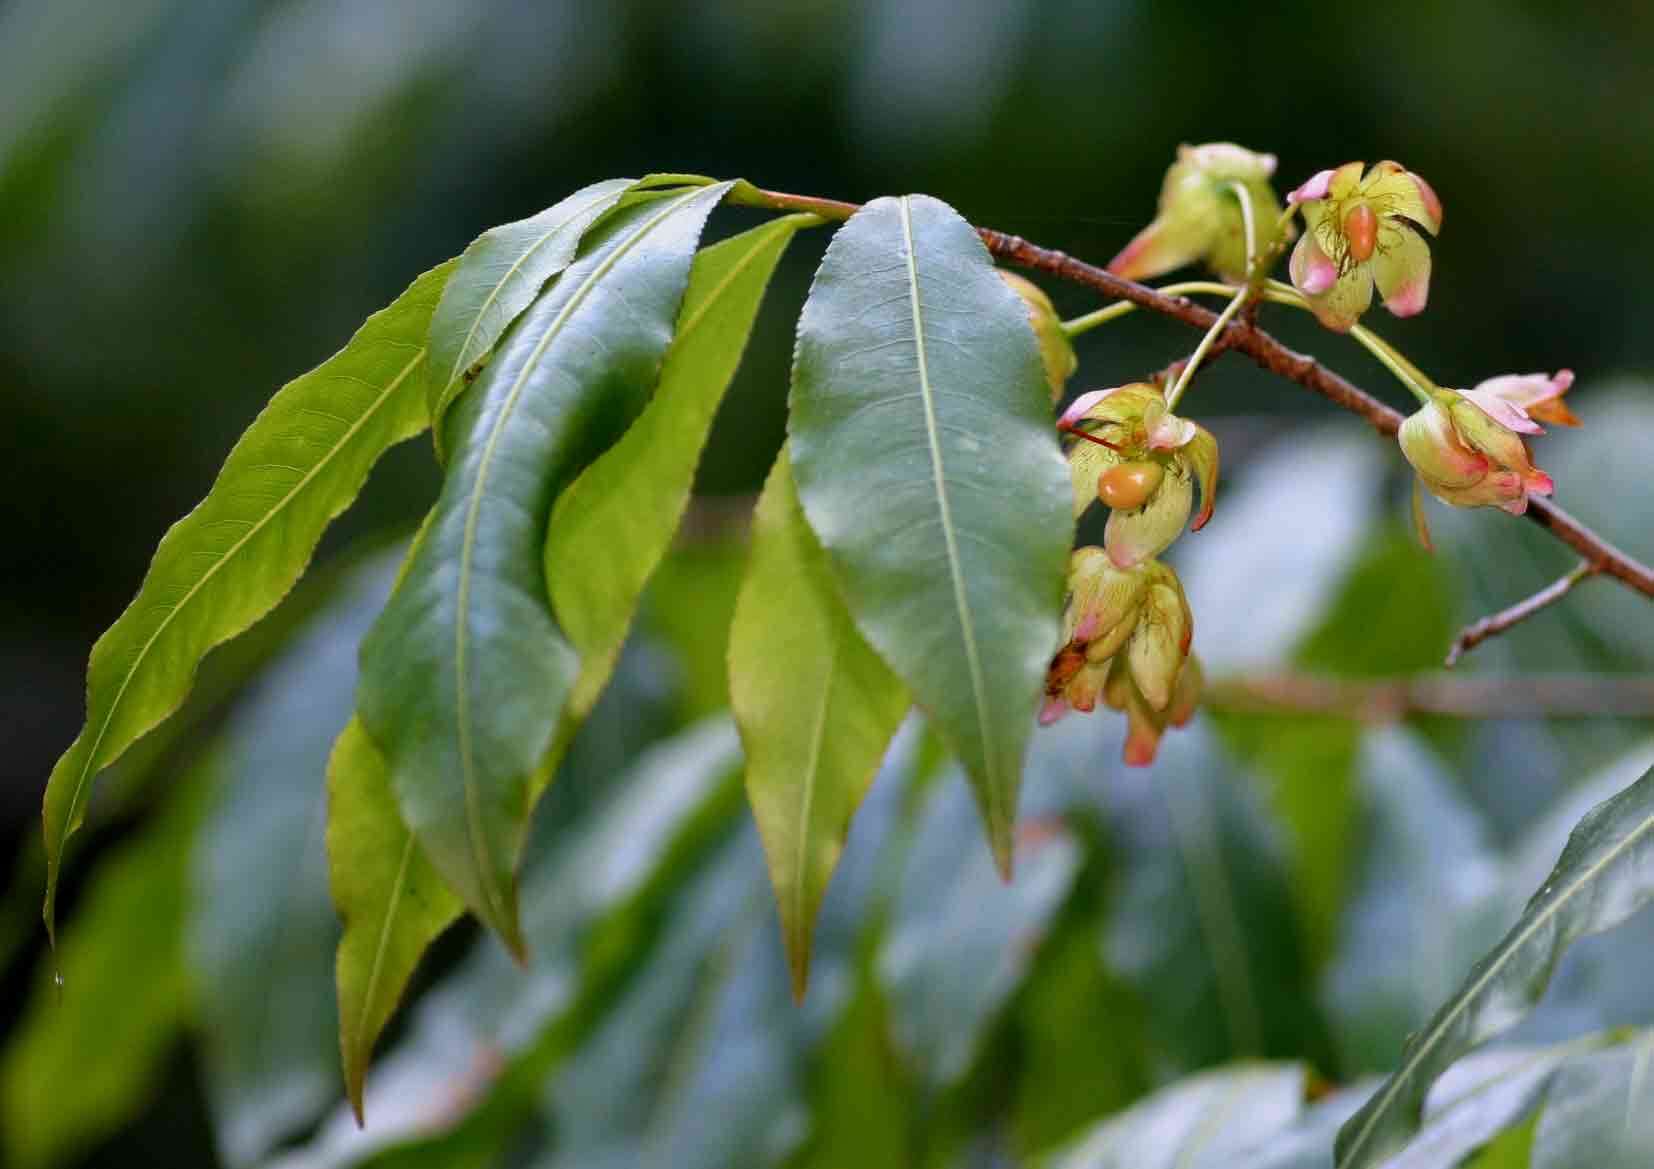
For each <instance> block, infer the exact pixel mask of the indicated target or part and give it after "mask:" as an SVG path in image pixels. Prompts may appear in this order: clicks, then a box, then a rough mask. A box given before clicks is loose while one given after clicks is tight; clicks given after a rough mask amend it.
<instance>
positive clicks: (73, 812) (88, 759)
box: [44, 262, 453, 930]
mask: <svg viewBox="0 0 1654 1169" xmlns="http://www.w3.org/2000/svg"><path fill="white" fill-rule="evenodd" d="M452 270H453V263H452V262H449V263H447V264H443V265H441V266H439V267H436V268H433V269H431V270H430V271H429V272H427V273H425V274H424V275H423V276H421V277H420V278H419V279H418V280H415V281H414V282H413V285H412V286H411V287H410V288H409V289H408V290H407V291H406V292H404V293H403V294H402V295H401V296H400V297H399V298H397V300H396V301H395V302H394V303H393V304H392V305H391V306H390V307H389V308H386V309H383V310H382V311H380V312H378V313H375V314H374V315H373V316H371V317H369V318H368V320H367V323H366V324H364V325H363V326H362V328H361V330H360V331H359V332H357V334H356V335H355V336H354V337H352V338H351V339H350V343H349V344H347V345H346V346H345V347H344V349H342V350H341V351H340V352H338V353H337V354H335V355H334V356H333V357H331V358H329V359H328V360H327V361H325V362H323V363H322V364H321V365H320V366H318V367H317V368H315V369H314V370H312V371H310V372H309V373H307V374H305V375H304V376H303V377H301V378H299V379H298V380H296V381H293V382H289V383H288V384H287V385H286V386H284V387H282V389H281V390H280V391H279V392H278V393H277V394H276V396H275V397H274V398H273V399H272V400H271V402H270V404H269V405H268V406H266V407H265V408H264V411H263V412H262V413H261V414H260V415H259V416H258V417H257V418H256V419H255V420H254V421H253V424H252V426H251V427H249V428H248V430H247V433H246V434H244V435H242V436H241V439H240V440H239V441H238V442H237V443H236V445H235V447H234V449H233V450H231V451H230V455H229V458H228V459H226V460H225V463H224V469H223V470H222V471H221V472H219V476H218V479H217V481H216V482H215V483H214V484H213V486H212V489H211V491H209V492H208V494H207V498H206V499H205V500H204V501H203V502H202V503H201V504H200V505H199V506H198V507H197V508H196V509H195V510H194V511H192V512H190V514H189V515H187V516H185V517H184V518H183V519H181V520H179V521H178V522H177V523H176V524H174V525H173V526H172V529H171V530H170V531H169V532H167V534H166V536H164V537H163V538H162V540H161V545H160V547H159V548H158V549H156V552H155V560H154V562H153V563H152V564H151V565H150V569H149V574H148V575H147V576H146V577H145V578H144V583H143V585H142V587H141V588H140V589H139V590H138V596H137V598H136V599H135V600H134V601H133V602H132V604H131V605H130V606H128V607H127V610H126V612H125V613H122V614H121V616H120V619H119V620H117V621H116V622H115V624H114V625H113V626H112V627H111V628H110V630H109V632H107V633H105V634H104V635H103V636H102V637H100V638H99V639H98V643H97V645H95V646H93V647H92V663H91V667H90V669H89V670H88V680H87V698H86V726H85V728H84V729H83V730H82V731H81V733H80V735H79V737H77V738H76V739H75V741H74V743H73V744H71V745H70V747H69V750H68V751H66V752H65V753H64V755H63V758H61V759H60V760H58V763H57V766H56V767H54V768H53V769H52V776H51V779H50V781H49V782H48V783H47V787H46V800H45V809H44V816H45V823H46V874H47V875H46V905H45V914H44V915H45V918H46V926H47V929H48V930H51V929H53V928H54V921H53V913H52V905H53V901H54V899H55V897H56V895H57V878H58V869H59V866H60V864H61V861H62V858H63V846H64V842H65V841H66V840H67V839H68V837H69V835H70V833H72V832H74V830H75V829H76V828H78V827H79V826H80V822H81V819H82V818H83V817H84V815H85V814H86V800H87V797H88V796H89V795H90V794H91V790H92V781H93V779H94V777H96V775H97V774H98V772H100V771H102V770H103V769H104V768H105V767H107V766H109V765H110V764H111V763H113V762H114V761H115V760H116V759H118V758H119V757H120V755H121V753H122V752H123V751H125V750H126V749H127V748H128V747H129V746H131V745H132V743H133V741H134V740H136V739H137V738H138V737H139V736H141V735H143V734H144V733H145V732H147V731H149V730H150V729H151V728H153V727H154V726H155V725H156V724H157V723H159V722H161V720H163V719H165V718H166V717H167V716H168V715H170V714H171V713H172V712H173V711H175V710H177V709H178V707H179V705H180V704H181V703H182V702H183V700H184V698H185V696H186V695H187V694H188V693H189V689H190V683H191V681H192V679H193V677H194V675H195V669H196V666H197V665H198V664H199V663H200V661H201V659H202V657H204V656H205V655H206V653H207V651H208V650H210V649H212V648H213V646H215V645H217V644H219V643H220V642H222V641H225V640H226V639H228V638H231V637H234V636H235V635H236V634H237V633H240V632H241V631H242V630H244V629H246V628H247V627H248V626H249V625H251V624H253V622H255V621H257V620H258V619H259V618H260V617H262V616H264V614H265V613H267V612H269V611H270V609H272V608H273V607H274V606H275V605H276V603H277V602H278V601H280V600H281V599H282V597H283V596H285V595H286V593H287V591H288V590H289V589H290V588H292V587H293V582H294V581H296V580H297V579H298V578H299V576H300V574H301V573H303V572H304V569H305V565H306V564H307V563H308V562H309V560H310V555H311V553H312V552H313V551H314V550H315V547H316V543H317V541H318V540H320V539H321V535H322V532H323V530H324V529H325V528H326V527H327V525H328V523H329V522H330V521H331V520H332V519H333V517H334V516H336V515H338V514H339V513H340V512H341V511H343V510H344V509H345V508H346V507H347V506H349V504H350V502H351V501H352V500H353V499H355V498H356V494H357V492H358V491H360V490H361V488H362V484H363V482H365V481H366V479H367V476H368V472H369V471H370V470H372V468H373V464H374V463H375V462H377V461H378V459H379V456H380V455H382V454H383V453H384V452H385V450H386V449H387V448H389V447H390V446H392V445H394V444H395V443H398V442H401V441H402V440H404V439H407V438H411V437H412V436H413V435H415V434H418V433H419V432H420V431H421V430H423V429H424V428H425V425H426V420H427V418H426V412H425V396H424V393H423V388H424V382H423V379H422V376H421V367H422V366H423V365H424V363H425V360H426V347H425V345H426V342H425V332H426V329H427V327H428V326H429V324H430V319H431V310H432V309H433V307H434V306H435V305H436V300H437V297H438V296H439V295H440V293H441V291H442V286H443V282H444V281H445V280H447V278H448V274H449V272H451V271H452Z"/></svg>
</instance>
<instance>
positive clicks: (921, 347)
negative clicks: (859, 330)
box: [896, 196, 1005, 835]
mask: <svg viewBox="0 0 1654 1169" xmlns="http://www.w3.org/2000/svg"><path fill="white" fill-rule="evenodd" d="M896 205H897V208H898V210H899V211H900V214H901V221H902V239H903V243H904V245H905V250H906V253H907V278H908V283H907V287H908V302H909V307H910V309H911V312H912V315H913V337H914V349H915V351H916V352H917V354H918V374H919V393H920V400H921V401H922V403H923V405H924V414H925V438H926V440H927V442H928V444H929V450H930V467H931V478H932V481H933V483H934V484H935V490H936V505H937V510H938V512H939V513H940V520H941V525H942V539H943V543H944V545H945V548H946V551H947V558H948V577H949V580H950V583H951V584H952V585H953V601H954V607H955V609H956V610H957V611H958V615H959V630H960V634H961V640H962V642H963V644H964V647H965V661H966V664H967V667H968V669H969V672H970V677H971V696H972V698H973V699H974V701H975V703H976V719H977V724H978V727H977V729H978V731H979V733H980V736H981V739H982V754H983V764H984V766H985V768H986V775H985V777H984V778H986V779H987V781H988V782H987V783H986V784H985V785H984V786H985V787H986V788H987V792H986V798H987V803H988V805H989V807H990V809H991V811H990V813H989V818H990V820H991V821H993V822H994V823H1001V822H1003V820H1004V811H1005V810H1004V808H1003V807H1002V806H1001V795H1000V791H999V786H1000V785H999V783H998V782H997V780H998V776H997V774H996V765H997V762H998V760H997V756H996V753H995V751H994V745H993V739H992V727H991V725H990V723H989V721H988V708H987V698H986V695H985V693H984V689H985V683H984V681H983V676H982V662H981V658H980V656H979V654H978V651H977V646H976V631H975V628H974V626H973V623H972V621H971V612H970V605H969V602H968V599H967V597H966V596H965V579H964V574H963V571H962V569H961V568H960V564H959V547H958V541H957V538H956V537H955V534H954V525H953V510H952V507H951V505H950V503H949V500H948V492H947V478H946V471H945V468H944V467H943V460H942V447H941V439H940V437H939V436H938V434H937V429H936V403H935V390H934V388H933V387H932V386H931V384H930V366H929V360H928V356H927V354H926V351H925V322H924V312H923V309H922V307H921V305H920V303H919V268H918V263H917V260H916V259H915V256H914V242H913V220H912V216H911V212H910V210H909V207H908V199H907V197H906V196H903V197H902V198H900V199H899V200H897V204H896ZM996 834H997V832H996V830H994V829H993V828H992V827H990V835H996Z"/></svg>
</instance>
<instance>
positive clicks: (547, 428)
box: [357, 185, 728, 954]
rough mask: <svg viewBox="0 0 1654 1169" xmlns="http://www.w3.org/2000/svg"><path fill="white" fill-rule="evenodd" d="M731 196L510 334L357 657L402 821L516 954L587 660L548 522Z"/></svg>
mask: <svg viewBox="0 0 1654 1169" xmlns="http://www.w3.org/2000/svg"><path fill="white" fill-rule="evenodd" d="M727 190H728V187H727V185H724V186H716V187H707V188H702V189H698V190H695V191H692V192H689V193H685V194H680V195H670V196H666V197H664V198H660V199H656V200H652V201H649V202H645V203H639V204H634V205H633V206H630V207H627V208H625V209H624V210H621V211H618V212H617V213H616V214H615V215H613V216H611V217H610V218H609V219H607V220H606V221H605V222H604V224H603V226H602V227H600V228H599V229H598V230H597V231H595V232H593V233H592V234H591V235H589V236H588V237H587V240H586V243H585V245H584V246H583V248H582V253H581V255H580V257H579V258H578V259H576V260H575V262H574V263H573V264H572V265H571V266H570V267H569V268H568V269H567V270H565V271H564V272H563V274H562V275H561V276H559V277H558V278H557V281H556V282H555V283H554V284H553V285H552V286H551V287H550V288H548V289H547V290H546V292H545V294H544V295H543V296H542V297H541V298H540V299H539V300H538V301H537V302H535V304H534V306H533V307H532V308H531V309H530V310H529V311H528V312H527V313H526V314H525V315H524V316H523V317H522V318H521V319H520V320H519V321H518V322H517V324H516V325H514V326H513V327H512V329H511V331H510V332H509V333H508V334H507V335H506V337H505V339H504V340H503V341H502V342H501V344H500V346H499V347H498V351H497V352H496V354H495V356H494V358H493V360H492V361H490V362H489V364H488V366H487V367H486V368H485V370H484V372H483V374H482V376H481V377H480V378H479V379H478V381H477V384H476V385H475V386H474V387H472V390H471V392H470V393H469V394H468V395H466V396H465V397H464V398H462V399H461V402H460V406H459V409H458V411H457V412H456V413H455V414H454V416H453V418H452V419H451V422H450V429H449V438H450V440H451V441H452V442H453V443H454V449H453V458H452V461H451V463H450V466H449V471H448V476H447V479H446V480H445V481H444V483H443V488H442V494H441V496H440V497H439V498H438V500H437V505H436V510H435V515H434V516H433V517H432V520H431V525H430V528H429V529H428V530H427V532H426V534H425V539H424V541H423V542H422V543H421V545H420V547H419V550H418V551H417V552H416V553H415V554H414V558H413V562H412V564H411V565H410V566H409V569H408V575H407V577H406V579H405V580H404V581H403V583H402V586H401V587H400V588H399V589H398V590H397V592H396V594H395V596H393V597H392V598H391V601H390V603H389V604H388V605H387V606H386V607H385V611H384V613H383V614H382V615H381V616H380V619H379V621H378V622H377V623H376V624H375V626H374V628H373V631H372V632H371V633H370V634H369V636H368V638H367V640H366V642H365V643H364V644H363V646H362V682H361V687H360V690H359V694H358V703H357V709H358V712H359V713H360V715H361V717H362V722H363V725H364V726H365V727H366V728H367V731H368V733H369V735H370V736H372V738H373V739H374V741H375V742H376V743H377V744H378V745H379V747H380V748H381V750H383V751H384V753H385V759H386V762H387V763H388V765H389V767H390V775H391V786H392V788H393V789H394V790H395V792H396V796H397V802H398V804H399V806H400V807H401V809H402V814H403V818H404V820H405V821H406V823H407V824H408V827H410V828H411V829H412V830H413V832H414V835H415V836H416V837H417V838H418V839H419V842H420V844H421V846H422V847H423V848H424V849H425V853H426V855H427V856H428V857H429V858H430V860H431V863H432V864H434V865H435V866H436V868H437V870H438V871H439V872H440V873H441V874H442V875H443V878H444V879H445V880H446V881H447V882H448V883H449V884H450V885H451V886H453V888H454V889H455V890H456V891H457V892H458V893H459V894H460V895H461V896H462V897H463V898H464V899H465V902H466V904H467V905H468V906H469V907H470V908H471V909H472V910H473V911H474V912H476V913H477V915H478V916H479V917H481V918H482V919H483V920H484V921H485V922H487V923H488V924H489V925H490V926H491V927H492V928H493V929H495V930H496V931H497V932H498V933H499V934H500V936H501V938H502V939H504V941H505V942H506V944H507V946H509V947H510V948H511V949H512V950H513V951H514V952H517V953H519V954H520V952H521V950H522V942H521V938H520V936H519V929H518V925H517V896H516V878H515V874H516V868H517V861H518V858H519V856H520V854H521V851H522V845H523V839H524V835H525V832H526V830H527V827H528V821H529V813H530V811H531V810H532V804H533V795H534V791H533V789H534V786H535V784H534V775H535V773H536V771H537V770H538V769H539V768H540V766H541V764H542V762H543V760H544V758H545V757H546V755H547V753H548V751H549V749H550V747H551V746H552V741H553V738H554V735H555V732H556V729H557V727H558V722H559V717H560V714H561V712H562V710H563V706H564V704H565V702H566V700H567V698H568V694H569V690H570V687H571V686H572V685H573V684H574V680H575V675H576V673H577V671H578V665H579V663H578V659H577V657H576V655H575V653H574V651H573V649H572V648H571V647H570V646H569V644H568V641H567V639H566V638H565V637H564V635H563V633H562V631H561V629H559V627H558V625H557V622H556V621H555V619H554V618H553V617H552V612H551V605H550V602H549V601H548V599H547V597H546V587H545V574H544V570H543V567H542V562H541V557H542V550H543V547H544V542H545V534H546V524H547V521H548V519H549V518H550V515H551V508H552V503H553V501H554V500H555V499H556V498H557V495H558V493H559V492H561V491H562V490H563V488H565V487H567V486H568V484H569V483H570V482H571V481H572V480H573V479H574V478H575V476H577V475H578V474H579V473H580V472H581V471H582V470H583V469H584V468H585V467H586V466H587V465H588V464H590V463H591V462H592V461H593V460H594V459H596V458H597V457H598V456H599V455H600V454H602V453H603V451H604V450H606V449H607V448H608V447H609V446H611V445H612V444H613V443H614V441H615V440H616V439H617V438H619V437H620V434H621V433H622V432H623V431H624V430H625V428H626V426H627V425H628V424H629V423H630V422H631V421H632V420H633V419H634V418H635V417H636V416H637V414H638V412H639V410H641V409H642V407H643V404H644V401H645V400H646V399H647V397H648V394H649V391H650V389H651V388H652V387H653V385H654V383H655V378H656V375H657V374H658V372H659V368H660V361H661V357H662V355H663V354H664V353H665V351H666V347H667V344H668V342H670V340H671V337H672V325H673V322H674V320H675V319H676V316H677V311H678V304H679V301H680V300H681V299H682V297H683V291H684V285H685V283H686V281H687V280H688V276H689V265H690V261H691V258H692V256H693V255H694V252H695V246H696V243H697V241H698V240H699V238H700V232H701V228H702V226H703V225H704V224H705V222H706V217H707V215H708V213H710V212H711V210H712V208H713V206H714V205H715V204H716V203H717V202H718V200H719V199H721V198H723V196H724V193H725V191H727Z"/></svg>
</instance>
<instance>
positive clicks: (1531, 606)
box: [1444, 560, 1597, 670]
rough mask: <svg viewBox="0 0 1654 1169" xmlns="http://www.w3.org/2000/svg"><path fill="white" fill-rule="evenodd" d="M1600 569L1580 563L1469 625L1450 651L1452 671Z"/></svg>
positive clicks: (1558, 599) (1462, 631)
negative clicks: (1471, 652)
mask: <svg viewBox="0 0 1654 1169" xmlns="http://www.w3.org/2000/svg"><path fill="white" fill-rule="evenodd" d="M1596 572H1597V569H1596V566H1595V565H1593V564H1591V563H1589V562H1588V561H1584V560H1582V561H1580V562H1579V563H1578V564H1577V565H1575V566H1574V570H1573V571H1572V572H1570V573H1568V575H1566V576H1564V577H1562V578H1561V579H1560V580H1555V581H1552V582H1551V583H1550V584H1548V585H1546V586H1545V587H1544V588H1542V589H1540V590H1539V591H1538V592H1537V593H1535V594H1533V596H1531V597H1528V598H1527V599H1525V600H1521V601H1518V602H1516V604H1514V605H1512V606H1511V607H1510V608H1508V609H1501V610H1500V611H1499V612H1497V613H1494V614H1493V615H1492V616H1490V617H1483V618H1482V619H1481V620H1480V621H1478V622H1476V623H1475V624H1473V625H1467V626H1465V627H1464V629H1462V630H1461V631H1460V632H1459V636H1457V637H1455V638H1454V639H1453V648H1452V649H1450V650H1448V651H1447V661H1446V663H1444V664H1445V665H1446V666H1447V668H1448V669H1450V670H1451V669H1452V668H1453V667H1454V666H1456V665H1458V663H1459V659H1460V658H1461V657H1463V656H1464V654H1465V651H1467V650H1471V649H1475V648H1476V647H1477V646H1478V645H1481V644H1482V642H1484V641H1486V640H1487V639H1488V638H1490V637H1497V636H1498V635H1499V634H1501V633H1503V632H1504V631H1505V630H1507V629H1509V628H1510V627H1511V626H1513V625H1519V624H1521V623H1522V622H1523V621H1526V620H1527V619H1528V618H1529V617H1532V616H1533V615H1534V614H1535V613H1537V612H1539V611H1540V610H1541V609H1543V608H1545V607H1546V606H1547V605H1554V604H1556V603H1557V602H1558V601H1560V600H1561V599H1562V598H1563V597H1565V596H1567V595H1568V594H1569V593H1570V592H1572V591H1573V587H1574V586H1575V585H1576V584H1578V583H1579V582H1580V581H1582V580H1584V579H1585V578H1586V577H1588V576H1594V575H1596Z"/></svg>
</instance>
